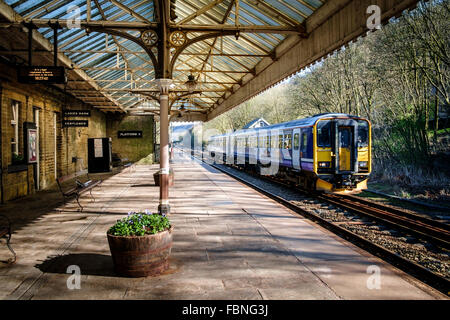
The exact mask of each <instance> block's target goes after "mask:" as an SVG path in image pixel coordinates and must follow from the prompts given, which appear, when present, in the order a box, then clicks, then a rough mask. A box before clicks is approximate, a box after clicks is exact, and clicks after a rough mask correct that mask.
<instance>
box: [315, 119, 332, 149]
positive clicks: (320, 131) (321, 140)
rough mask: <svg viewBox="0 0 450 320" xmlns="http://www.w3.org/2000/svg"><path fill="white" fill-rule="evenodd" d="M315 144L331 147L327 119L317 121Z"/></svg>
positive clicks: (329, 127) (329, 124)
mask: <svg viewBox="0 0 450 320" xmlns="http://www.w3.org/2000/svg"><path fill="white" fill-rule="evenodd" d="M317 146H319V147H325V148H326V147H331V122H330V121H328V120H325V121H319V122H318V123H317Z"/></svg>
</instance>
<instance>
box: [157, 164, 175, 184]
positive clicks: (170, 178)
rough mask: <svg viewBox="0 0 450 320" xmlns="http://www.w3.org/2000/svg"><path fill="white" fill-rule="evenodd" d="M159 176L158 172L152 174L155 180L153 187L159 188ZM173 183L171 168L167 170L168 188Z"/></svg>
mask: <svg viewBox="0 0 450 320" xmlns="http://www.w3.org/2000/svg"><path fill="white" fill-rule="evenodd" d="M159 176H160V174H159V170H158V171H156V172H155V173H154V174H153V179H154V180H155V186H159V184H160V183H159V182H160V180H159ZM173 183H174V175H173V170H172V168H170V170H169V187H173Z"/></svg>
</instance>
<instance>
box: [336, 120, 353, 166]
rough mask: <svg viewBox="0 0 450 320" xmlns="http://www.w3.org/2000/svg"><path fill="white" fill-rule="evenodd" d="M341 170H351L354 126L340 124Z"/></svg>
mask: <svg viewBox="0 0 450 320" xmlns="http://www.w3.org/2000/svg"><path fill="white" fill-rule="evenodd" d="M338 132H339V137H338V141H339V146H338V147H339V150H338V152H339V171H351V170H352V168H353V165H352V159H353V158H352V150H353V147H352V144H353V143H352V142H353V127H350V126H339V127H338Z"/></svg>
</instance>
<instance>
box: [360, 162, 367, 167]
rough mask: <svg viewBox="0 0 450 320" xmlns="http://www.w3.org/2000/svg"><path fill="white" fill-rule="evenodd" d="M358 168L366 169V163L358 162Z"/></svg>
mask: <svg viewBox="0 0 450 320" xmlns="http://www.w3.org/2000/svg"><path fill="white" fill-rule="evenodd" d="M359 167H360V168H367V161H359Z"/></svg>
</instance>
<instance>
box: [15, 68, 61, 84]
mask: <svg viewBox="0 0 450 320" xmlns="http://www.w3.org/2000/svg"><path fill="white" fill-rule="evenodd" d="M17 80H18V81H19V82H20V83H62V84H63V83H66V82H67V77H66V71H65V69H64V67H54V66H48V67H46V66H36V67H27V66H22V67H19V68H18V71H17Z"/></svg>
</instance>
